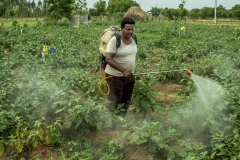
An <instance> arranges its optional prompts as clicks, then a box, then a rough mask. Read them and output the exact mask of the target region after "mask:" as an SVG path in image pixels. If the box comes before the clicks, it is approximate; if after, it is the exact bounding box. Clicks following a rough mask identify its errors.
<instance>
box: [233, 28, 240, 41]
mask: <svg viewBox="0 0 240 160" xmlns="http://www.w3.org/2000/svg"><path fill="white" fill-rule="evenodd" d="M234 34H235V36H236V37H237V38H238V39H239V40H240V26H236V27H235V29H234Z"/></svg>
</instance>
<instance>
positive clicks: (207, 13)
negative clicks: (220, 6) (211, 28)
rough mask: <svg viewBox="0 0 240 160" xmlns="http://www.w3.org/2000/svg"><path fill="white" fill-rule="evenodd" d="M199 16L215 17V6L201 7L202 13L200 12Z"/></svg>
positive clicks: (204, 17)
mask: <svg viewBox="0 0 240 160" xmlns="http://www.w3.org/2000/svg"><path fill="white" fill-rule="evenodd" d="M199 17H200V18H202V19H206V18H213V17H214V8H211V7H203V8H202V9H201V14H200V13H199Z"/></svg>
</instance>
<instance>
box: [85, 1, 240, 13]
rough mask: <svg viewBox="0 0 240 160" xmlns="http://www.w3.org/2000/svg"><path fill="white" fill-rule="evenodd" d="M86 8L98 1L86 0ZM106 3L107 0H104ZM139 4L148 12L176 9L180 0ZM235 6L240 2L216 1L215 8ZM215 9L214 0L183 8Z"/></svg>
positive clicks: (191, 2)
mask: <svg viewBox="0 0 240 160" xmlns="http://www.w3.org/2000/svg"><path fill="white" fill-rule="evenodd" d="M86 1H87V4H88V5H87V7H88V8H93V4H94V3H96V2H97V1H98V0H86ZM106 1H107V2H108V0H106ZM135 1H136V2H137V3H138V4H140V6H141V8H142V9H143V10H144V11H149V10H150V9H151V8H152V7H158V8H165V7H168V8H178V5H179V4H180V3H181V2H182V1H181V0H135ZM235 4H240V0H217V6H219V5H222V6H223V7H225V8H226V9H231V8H232V7H233V6H234V5H235ZM203 7H215V0H199V1H197V0H186V4H185V8H187V9H189V10H191V9H193V8H199V9H201V8H203Z"/></svg>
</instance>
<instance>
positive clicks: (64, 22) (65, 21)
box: [57, 17, 72, 26]
mask: <svg viewBox="0 0 240 160" xmlns="http://www.w3.org/2000/svg"><path fill="white" fill-rule="evenodd" d="M71 24H72V23H71V22H70V21H69V19H67V18H66V17H64V18H62V19H61V20H59V21H58V22H57V25H59V26H70V25H71Z"/></svg>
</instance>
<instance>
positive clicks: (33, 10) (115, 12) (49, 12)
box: [0, 0, 240, 20]
mask: <svg viewBox="0 0 240 160" xmlns="http://www.w3.org/2000/svg"><path fill="white" fill-rule="evenodd" d="M185 3H186V1H185V0H181V2H180V4H179V7H178V8H167V7H166V8H158V7H152V8H151V9H150V10H149V11H147V12H149V13H151V15H152V16H153V17H161V16H164V17H167V18H169V19H174V18H182V17H185V16H187V17H189V18H200V19H207V18H213V17H214V9H215V8H211V7H203V8H201V9H199V8H194V9H191V10H187V9H186V8H185V7H184V5H185ZM133 6H139V7H141V6H140V4H138V3H137V2H136V1H134V0H109V1H108V3H107V2H106V1H105V0H98V1H96V2H95V3H94V5H93V8H89V9H88V8H87V2H86V0H38V1H37V2H35V1H34V0H31V1H30V0H1V1H0V17H2V18H13V17H16V18H38V17H51V18H52V19H54V20H59V19H61V18H64V17H67V16H69V15H73V14H88V15H89V17H91V16H123V14H124V13H125V12H126V11H127V10H128V9H129V8H130V7H133ZM217 18H236V19H240V4H235V5H234V6H233V7H232V8H231V9H226V8H225V7H224V6H222V5H219V6H218V7H217Z"/></svg>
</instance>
